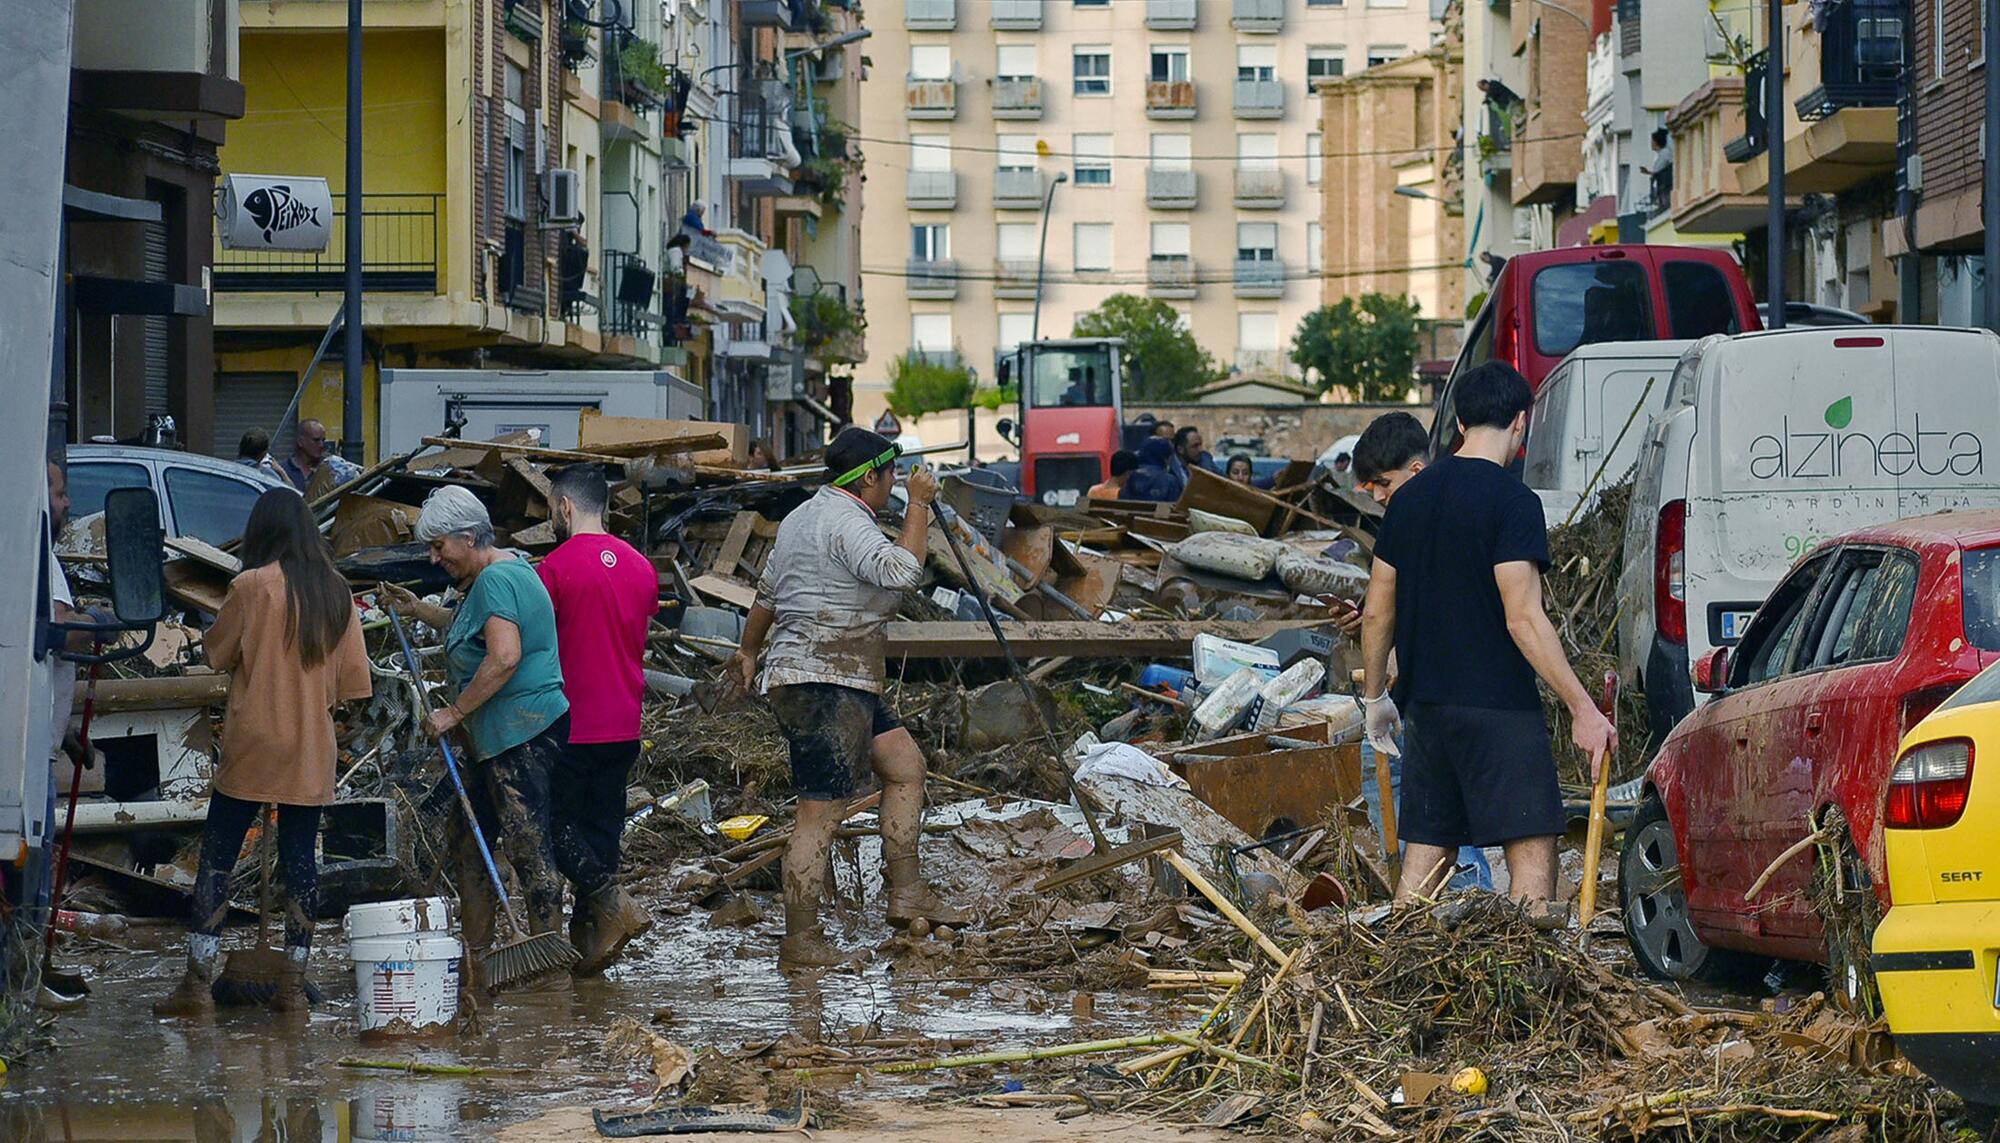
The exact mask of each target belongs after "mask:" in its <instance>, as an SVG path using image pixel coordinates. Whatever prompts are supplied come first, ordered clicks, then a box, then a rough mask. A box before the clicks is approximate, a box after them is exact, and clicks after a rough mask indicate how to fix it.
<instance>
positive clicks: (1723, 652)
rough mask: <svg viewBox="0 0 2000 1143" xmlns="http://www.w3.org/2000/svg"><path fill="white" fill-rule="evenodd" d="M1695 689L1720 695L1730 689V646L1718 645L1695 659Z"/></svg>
mask: <svg viewBox="0 0 2000 1143" xmlns="http://www.w3.org/2000/svg"><path fill="white" fill-rule="evenodd" d="M1694 689H1695V691H1696V692H1697V693H1700V694H1705V695H1719V694H1721V693H1722V692H1723V691H1725V690H1728V689H1729V648H1727V647H1717V648H1716V649H1715V650H1713V651H1710V652H1709V653H1708V654H1706V655H1703V656H1702V657H1701V658H1699V659H1696V660H1695V663H1694Z"/></svg>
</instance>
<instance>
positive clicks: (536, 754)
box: [480, 732, 562, 933]
mask: <svg viewBox="0 0 2000 1143" xmlns="http://www.w3.org/2000/svg"><path fill="white" fill-rule="evenodd" d="M560 749H561V746H560V744H559V743H558V742H557V741H556V739H555V738H554V737H553V736H552V735H551V734H549V733H546V732H545V733H543V734H540V735H537V736H536V737H534V738H532V739H530V740H528V741H527V742H525V743H522V744H521V745H519V746H516V747H514V748H513V749H512V750H503V751H501V752H500V753H499V754H497V755H495V756H494V757H493V758H491V759H489V760H488V761H487V762H486V763H485V764H484V765H482V766H481V767H480V772H481V778H482V785H483V786H484V787H485V792H486V795H487V797H488V799H489V804H490V805H491V806H492V807H493V814H494V818H495V820H496V822H497V824H498V827H499V828H498V829H497V830H496V831H495V832H496V833H497V835H498V836H497V837H494V838H492V839H489V840H491V841H492V843H493V846H494V848H495V849H498V850H504V851H505V852H506V854H507V857H508V860H509V862H510V863H511V864H512V865H513V866H514V874H515V876H517V877H519V878H520V880H521V890H522V894H521V895H522V896H523V897H524V898H525V900H524V901H523V904H524V905H525V906H526V908H527V913H528V931H530V932H533V933H549V932H554V931H555V930H556V929H557V928H558V927H560V926H561V925H562V881H561V880H560V879H559V878H558V876H557V874H556V869H555V859H554V857H553V856H552V855H551V853H550V850H549V820H550V819H549V775H550V772H551V770H552V769H553V767H554V764H555V757H556V754H557V752H558V751H559V750H560ZM482 872H483V870H482Z"/></svg>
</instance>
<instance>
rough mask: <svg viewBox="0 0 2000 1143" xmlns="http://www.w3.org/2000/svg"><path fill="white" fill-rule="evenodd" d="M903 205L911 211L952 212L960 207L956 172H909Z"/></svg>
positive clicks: (906, 174)
mask: <svg viewBox="0 0 2000 1143" xmlns="http://www.w3.org/2000/svg"><path fill="white" fill-rule="evenodd" d="M905 177H906V179H907V180H908V181H907V182H906V183H905V184H904V186H903V205H904V206H907V207H909V208H910V209H911V210H952V209H954V208H956V207H957V206H958V174H957V173H956V172H954V171H908V172H905Z"/></svg>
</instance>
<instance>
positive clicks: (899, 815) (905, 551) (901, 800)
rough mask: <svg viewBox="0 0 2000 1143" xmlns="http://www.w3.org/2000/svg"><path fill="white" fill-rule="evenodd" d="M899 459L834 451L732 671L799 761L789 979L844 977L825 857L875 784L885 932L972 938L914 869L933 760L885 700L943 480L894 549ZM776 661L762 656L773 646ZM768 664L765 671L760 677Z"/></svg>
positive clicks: (850, 431) (846, 435) (790, 521)
mask: <svg viewBox="0 0 2000 1143" xmlns="http://www.w3.org/2000/svg"><path fill="white" fill-rule="evenodd" d="M900 451H901V450H899V449H898V448H897V447H896V445H895V444H894V443H893V442H891V441H890V440H888V439H887V438H886V437H883V436H882V435H881V434H879V433H872V432H869V431H868V430H866V429H863V428H859V427H857V426H853V425H850V426H848V427H847V428H845V429H842V430H841V431H840V435H839V436H837V437H835V438H834V439H833V443H832V444H831V445H829V446H827V450H826V468H827V477H828V482H827V484H825V485H824V486H823V487H821V488H820V490H819V492H818V493H816V494H815V495H814V496H813V498H812V499H811V500H808V501H806V502H805V503H804V504H802V505H800V506H799V507H797V508H795V509H793V510H792V512H791V514H790V515H788V516H786V517H785V519H784V522H783V523H781V524H780V525H778V536H777V540H776V541H775V542H774V543H773V544H772V546H771V554H770V558H769V559H768V560H767V561H766V562H765V564H764V574H763V577H762V578H761V579H760V580H759V581H758V584H757V602H756V605H755V606H754V607H752V608H751V610H750V618H749V620H748V622H746V623H745V624H744V627H743V637H742V640H741V642H740V644H739V649H738V650H737V652H736V654H735V655H734V656H733V657H732V658H731V659H730V661H729V670H730V672H731V674H732V676H733V677H734V679H735V680H736V682H737V683H738V684H739V685H742V686H744V687H745V688H748V687H749V686H750V685H751V684H752V682H753V681H755V682H756V683H757V685H758V686H759V688H760V689H761V690H762V692H763V693H764V695H765V696H766V697H767V698H768V699H769V701H770V704H771V712H772V714H774V715H775V716H776V717H777V720H778V728H779V729H780V730H781V731H783V732H784V735H785V739H786V741H787V743H788V744H789V745H790V747H791V763H792V784H793V786H794V787H795V788H796V789H797V791H798V797H799V805H798V821H797V823H796V824H795V825H794V826H793V829H792V838H791V842H790V844H789V845H788V846H787V848H786V850H785V859H784V860H785V864H784V892H785V936H784V940H783V941H782V942H781V943H780V944H779V946H778V964H779V966H780V967H781V968H787V969H793V968H814V967H826V966H830V965H835V964H839V963H841V962H843V961H845V960H847V959H848V956H847V954H845V953H843V952H841V951H840V950H839V949H838V948H836V947H834V946H833V945H832V944H831V943H829V942H828V941H827V939H826V935H825V933H824V932H823V931H822V930H821V928H820V921H819V902H820V892H821V890H822V889H823V888H824V886H825V884H826V869H827V856H828V853H829V851H830V849H831V847H832V844H833V835H834V831H835V830H836V829H837V828H838V827H839V825H840V822H841V819H842V817H843V816H844V814H845V806H846V803H847V801H848V800H849V799H850V798H852V797H854V795H855V794H856V792H857V791H858V790H859V789H860V788H861V786H863V785H864V784H867V783H868V781H869V777H870V772H871V770H872V772H873V776H874V777H875V778H879V779H881V782H882V805H881V811H880V813H881V820H882V857H883V861H884V864H885V870H884V878H883V879H884V883H885V885H886V892H885V895H886V897H887V905H888V914H889V923H890V924H891V925H894V926H896V927H898V928H901V927H903V926H906V925H908V924H910V923H911V922H912V921H916V920H919V919H921V920H925V921H928V922H930V923H932V924H953V925H958V924H964V923H965V922H966V920H967V919H968V917H967V914H965V913H964V912H963V911H961V910H958V909H953V908H950V907H948V906H946V905H945V904H944V902H943V901H941V900H939V899H938V896H937V894H936V893H935V892H933V891H932V890H931V888H930V886H929V885H927V884H926V883H925V882H924V880H923V878H922V876H921V874H920V873H919V871H918V866H917V839H918V835H919V832H920V829H921V825H922V821H921V819H922V817H923V806H924V755H923V751H922V750H921V749H919V748H918V746H917V743H916V739H914V738H912V737H910V732H909V731H908V730H905V729H904V728H903V725H902V723H901V722H900V721H898V720H897V718H896V712H895V711H893V710H891V709H890V707H889V704H888V703H887V701H885V700H884V698H883V696H882V678H883V656H882V646H883V638H884V628H885V626H886V625H887V623H888V621H889V619H890V617H891V616H893V615H894V614H895V612H896V607H897V605H898V604H899V603H900V602H901V599H902V596H903V593H905V592H908V591H913V590H915V589H916V587H917V586H918V585H919V584H920V583H922V582H923V568H924V554H925V547H926V536H927V534H928V531H929V527H930V518H931V502H932V501H933V500H934V499H935V498H936V497H937V487H938V486H937V479H936V477H934V476H932V475H931V473H930V470H929V469H926V468H921V467H919V468H917V469H914V470H912V471H911V473H910V476H909V482H908V501H909V502H908V505H907V507H906V508H905V510H904V513H903V525H902V530H901V532H900V533H899V534H898V536H897V538H896V540H895V542H894V543H891V542H890V541H889V539H888V538H887V537H886V536H884V535H883V534H882V532H881V530H880V529H879V528H878V527H876V524H875V517H876V515H877V514H879V513H880V512H882V511H883V510H884V509H885V508H887V507H888V506H889V499H890V493H891V492H892V491H893V489H894V488H895V483H896V457H897V455H898V453H899V452H900ZM767 635H768V636H769V649H768V650H766V649H765V644H766V636H767ZM759 652H763V660H764V669H763V674H762V676H761V678H757V677H756V671H757V660H758V655H759Z"/></svg>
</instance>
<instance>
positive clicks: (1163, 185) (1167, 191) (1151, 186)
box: [1146, 167, 1198, 210]
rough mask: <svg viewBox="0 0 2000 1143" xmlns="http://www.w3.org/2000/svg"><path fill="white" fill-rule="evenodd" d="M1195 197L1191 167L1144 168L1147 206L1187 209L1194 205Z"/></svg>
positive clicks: (1165, 208) (1195, 190)
mask: <svg viewBox="0 0 2000 1143" xmlns="http://www.w3.org/2000/svg"><path fill="white" fill-rule="evenodd" d="M1197 197H1198V195H1197V183H1196V181H1195V173H1194V170H1193V168H1191V167H1147V168H1146V205H1147V206H1150V207H1156V208H1159V209H1162V210H1188V209H1191V208H1192V207H1193V206H1194V205H1195V200H1196V198H1197Z"/></svg>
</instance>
